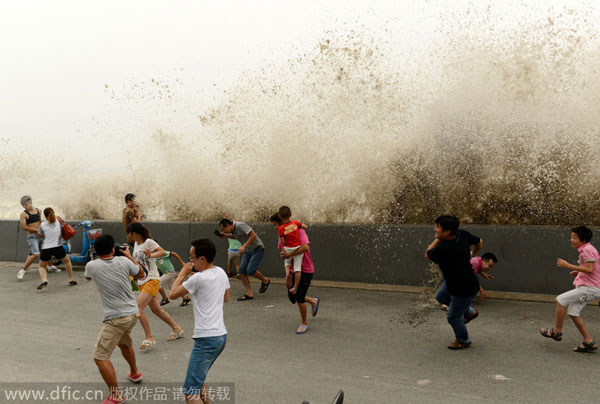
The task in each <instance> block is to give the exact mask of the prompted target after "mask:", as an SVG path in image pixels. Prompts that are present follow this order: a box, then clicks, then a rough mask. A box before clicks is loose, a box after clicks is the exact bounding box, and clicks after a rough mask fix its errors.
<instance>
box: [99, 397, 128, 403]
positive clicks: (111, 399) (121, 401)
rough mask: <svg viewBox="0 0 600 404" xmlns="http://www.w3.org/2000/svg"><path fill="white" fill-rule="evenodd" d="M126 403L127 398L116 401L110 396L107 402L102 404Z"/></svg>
mask: <svg viewBox="0 0 600 404" xmlns="http://www.w3.org/2000/svg"><path fill="white" fill-rule="evenodd" d="M124 402H125V398H123V397H121V399H120V400H116V399H114V398H112V397H111V396H110V395H109V396H108V397H106V400H104V401H102V403H100V404H121V403H124Z"/></svg>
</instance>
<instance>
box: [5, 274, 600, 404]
mask: <svg viewBox="0 0 600 404" xmlns="http://www.w3.org/2000/svg"><path fill="white" fill-rule="evenodd" d="M31 269H32V270H33V271H31V270H30V271H29V272H28V273H27V274H26V275H25V278H24V280H23V281H20V282H19V281H17V279H16V272H17V270H18V266H17V264H13V263H2V264H0V285H2V286H1V287H0V290H1V295H2V310H1V312H0V313H1V314H0V320H1V324H2V332H1V333H0V341H1V344H0V350H1V354H0V357H1V358H2V360H1V361H0V380H1V381H2V382H3V383H11V382H58V383H75V382H81V383H90V384H94V385H96V386H98V385H99V383H101V378H100V374H99V373H98V370H97V368H96V366H95V365H94V362H93V360H92V350H93V346H94V342H95V339H96V336H97V334H98V332H99V330H100V328H101V326H102V323H101V320H102V306H101V302H100V298H99V296H98V293H97V291H96V287H95V285H94V284H93V282H88V281H86V280H85V279H84V277H83V271H82V270H81V269H78V270H76V271H75V277H76V280H77V281H78V282H79V285H77V286H75V287H69V286H68V284H67V276H66V274H65V273H64V272H61V273H52V274H49V285H48V287H47V288H46V289H44V290H42V291H38V290H36V286H37V285H38V284H39V283H40V279H39V276H38V274H37V269H36V268H31ZM253 286H254V290H255V295H256V297H255V299H253V300H251V301H246V302H238V301H236V300H235V297H237V296H239V295H241V294H243V292H242V291H243V289H242V285H241V283H240V282H239V281H237V280H232V297H233V298H232V301H231V302H229V303H227V304H226V305H225V324H226V326H227V329H228V340H227V346H226V348H225V351H224V352H223V354H222V355H221V356H220V357H219V359H218V360H217V361H216V363H215V365H214V366H213V368H212V369H211V370H210V372H209V375H208V380H207V381H209V382H228V383H233V386H234V389H235V397H236V401H235V402H236V403H238V404H239V403H244V404H245V403H286V404H287V403H298V404H300V403H302V401H303V400H307V401H309V402H310V403H311V404H317V403H330V402H331V400H332V399H333V397H334V395H335V394H336V392H337V391H338V390H339V389H343V390H344V392H345V394H346V400H345V403H361V404H362V403H448V402H451V403H455V402H456V403H458V402H460V403H481V402H488V403H540V402H548V403H558V402H570V403H573V402H581V403H583V402H597V401H598V389H597V386H596V384H597V383H596V382H595V380H596V377H595V375H596V373H597V369H598V365H599V364H600V362H599V361H600V355H599V354H595V353H592V354H579V353H574V352H572V348H573V347H574V346H576V345H577V344H578V343H579V342H581V338H580V335H579V333H578V332H577V330H576V329H575V326H574V325H573V324H572V322H571V321H570V320H569V319H566V320H565V324H566V326H565V330H564V338H563V341H562V342H556V341H553V340H551V339H547V338H543V337H541V336H540V334H539V332H538V329H539V328H540V327H548V326H552V325H553V319H554V306H553V304H550V303H544V302H520V301H511V300H501V299H490V298H488V299H487V300H486V301H485V302H481V301H480V302H476V303H475V306H476V308H477V309H478V310H479V311H480V316H479V317H478V318H477V319H476V320H473V322H472V323H470V324H469V326H468V329H469V333H470V336H471V339H472V341H473V345H472V346H471V347H470V348H469V349H466V350H462V351H451V350H449V349H448V348H447V347H446V346H447V344H448V343H450V342H451V341H452V340H453V334H452V330H451V328H450V326H449V325H448V324H447V322H446V319H445V313H444V312H443V311H441V310H440V309H439V308H438V306H437V305H436V304H434V303H432V302H431V300H430V299H429V298H428V296H421V295H418V294H414V293H399V292H390V291H373V290H361V289H354V288H348V289H345V288H331V287H313V288H311V290H310V295H312V296H320V298H321V299H322V303H321V307H320V310H319V313H318V315H317V317H316V318H310V319H309V331H308V332H307V333H306V334H305V335H296V334H295V330H296V327H297V326H298V324H299V315H298V310H297V308H296V307H295V306H292V305H291V304H290V303H289V302H288V300H287V298H286V293H285V288H284V286H283V285H281V284H272V285H271V287H270V288H269V290H268V291H267V292H266V293H265V294H262V295H259V294H258V292H257V291H258V285H257V284H254V285H253ZM569 288H570V285H565V290H568V289H569ZM163 308H164V309H165V310H166V311H168V312H169V313H170V314H171V316H173V318H174V319H175V321H177V322H178V323H179V324H180V325H181V326H182V327H183V329H184V330H185V332H186V336H185V338H183V339H180V340H177V341H173V342H167V341H166V339H167V336H168V334H169V332H170V329H169V327H168V326H167V325H166V324H164V323H163V322H162V321H160V320H159V319H158V318H157V317H156V316H154V315H152V314H150V315H149V318H150V322H151V325H152V329H153V333H154V335H155V337H156V339H157V341H158V343H157V344H156V345H155V346H154V347H153V348H152V349H151V350H148V351H140V350H139V349H136V355H137V361H138V366H139V368H140V369H141V370H142V372H143V375H144V382H143V383H146V384H148V385H152V384H153V383H171V384H172V383H173V382H175V383H183V380H184V378H185V372H186V367H187V360H188V358H189V354H190V351H191V348H192V343H193V341H192V339H191V335H192V332H193V313H192V307H191V305H190V306H188V307H180V306H179V302H171V303H170V304H168V305H166V306H163ZM147 310H148V309H147ZM148 313H149V311H148ZM582 314H583V318H584V320H585V321H586V323H587V324H588V328H589V330H590V332H591V333H592V335H593V336H594V337H595V338H596V339H600V310H599V309H598V306H597V305H593V306H592V305H591V306H590V307H587V308H586V309H585V310H584V311H583V313H582ZM133 338H134V341H135V342H136V344H137V345H139V343H141V341H142V340H143V330H142V328H141V326H140V325H137V326H136V327H135V329H134V331H133ZM137 345H136V346H137ZM112 360H113V363H114V365H115V368H116V371H117V377H118V380H119V382H120V384H122V385H128V383H129V382H128V381H127V380H126V376H127V371H128V367H127V365H126V363H125V361H124V360H123V358H122V357H121V355H120V353H119V352H115V353H114V354H113V357H112ZM3 399H4V398H2V397H0V402H4V401H2V400H3ZM100 401H101V400H100ZM92 402H96V401H92ZM165 402H168V401H165Z"/></svg>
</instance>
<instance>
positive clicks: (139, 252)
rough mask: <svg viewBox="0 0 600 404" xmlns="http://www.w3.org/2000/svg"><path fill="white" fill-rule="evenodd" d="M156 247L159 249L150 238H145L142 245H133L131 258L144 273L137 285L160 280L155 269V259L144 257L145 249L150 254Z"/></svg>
mask: <svg viewBox="0 0 600 404" xmlns="http://www.w3.org/2000/svg"><path fill="white" fill-rule="evenodd" d="M158 247H160V246H159V245H158V243H157V242H156V241H154V240H152V239H151V238H147V239H146V241H144V242H143V243H142V244H138V243H135V245H134V246H133V258H134V259H135V260H136V261H137V263H138V264H140V265H141V266H142V269H143V270H144V272H145V273H146V277H145V278H144V279H138V280H137V283H138V285H143V284H144V283H146V282H148V281H149V280H150V279H160V273H159V272H158V268H157V267H156V258H148V257H146V254H144V250H145V249H146V248H148V249H149V250H150V252H152V251H154V250H156V249H157V248H158Z"/></svg>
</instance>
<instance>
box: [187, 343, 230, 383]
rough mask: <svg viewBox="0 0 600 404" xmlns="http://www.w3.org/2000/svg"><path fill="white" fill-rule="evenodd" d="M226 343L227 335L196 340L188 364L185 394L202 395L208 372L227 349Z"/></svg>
mask: <svg viewBox="0 0 600 404" xmlns="http://www.w3.org/2000/svg"><path fill="white" fill-rule="evenodd" d="M226 342H227V334H225V335H221V336H218V337H203V338H194V348H193V349H192V354H191V355H190V361H189V362H188V368H187V374H186V376H185V383H184V384H183V394H186V395H199V394H200V390H202V386H203V385H204V381H205V380H206V375H207V374H208V370H209V369H210V368H211V366H212V365H213V363H215V361H216V360H217V358H218V357H219V355H220V354H221V352H223V349H225V343H226Z"/></svg>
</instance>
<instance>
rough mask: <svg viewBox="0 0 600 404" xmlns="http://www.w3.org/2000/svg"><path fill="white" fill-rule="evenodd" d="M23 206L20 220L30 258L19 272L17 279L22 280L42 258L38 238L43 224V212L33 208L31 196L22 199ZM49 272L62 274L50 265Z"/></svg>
mask: <svg viewBox="0 0 600 404" xmlns="http://www.w3.org/2000/svg"><path fill="white" fill-rule="evenodd" d="M21 206H23V208H24V209H25V210H24V211H23V212H21V215H20V216H19V220H20V222H21V228H22V229H23V230H24V231H26V232H27V243H28V244H29V256H28V257H27V259H26V260H25V264H23V268H21V269H20V270H19V272H17V279H19V280H22V279H23V277H24V276H25V271H27V268H29V266H30V265H31V264H32V263H33V261H35V260H36V259H38V258H39V256H40V242H41V240H40V239H39V238H38V235H37V234H38V229H39V228H40V224H41V223H42V217H41V212H40V210H39V209H38V208H34V207H33V202H32V201H31V196H29V195H25V196H23V197H22V198H21ZM48 270H49V271H50V270H54V271H56V272H60V269H58V268H57V267H55V266H54V265H49V266H48Z"/></svg>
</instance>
